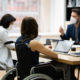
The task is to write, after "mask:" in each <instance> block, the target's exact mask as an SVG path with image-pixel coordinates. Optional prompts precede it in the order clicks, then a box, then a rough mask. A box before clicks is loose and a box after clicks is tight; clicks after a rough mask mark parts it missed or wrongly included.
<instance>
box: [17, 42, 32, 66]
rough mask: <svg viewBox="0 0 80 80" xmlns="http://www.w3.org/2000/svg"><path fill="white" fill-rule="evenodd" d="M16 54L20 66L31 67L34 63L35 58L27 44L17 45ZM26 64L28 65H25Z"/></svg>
mask: <svg viewBox="0 0 80 80" xmlns="http://www.w3.org/2000/svg"><path fill="white" fill-rule="evenodd" d="M15 48H16V53H17V58H18V64H20V66H21V65H31V63H32V62H33V56H32V54H31V50H30V48H29V46H28V44H27V43H19V44H16V46H15ZM25 63H26V64H25Z"/></svg>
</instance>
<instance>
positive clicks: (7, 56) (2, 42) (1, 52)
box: [0, 14, 17, 80]
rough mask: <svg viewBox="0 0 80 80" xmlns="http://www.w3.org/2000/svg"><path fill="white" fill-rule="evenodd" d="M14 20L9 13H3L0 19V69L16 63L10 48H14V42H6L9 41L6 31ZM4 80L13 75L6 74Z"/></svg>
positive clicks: (10, 66) (7, 68)
mask: <svg viewBox="0 0 80 80" xmlns="http://www.w3.org/2000/svg"><path fill="white" fill-rule="evenodd" d="M15 21H16V18H15V17H14V16H12V15H11V14H5V15H3V16H2V18H1V20H0V70H6V71H8V70H9V69H11V68H13V67H14V65H15V64H16V62H17V61H16V60H13V59H12V56H11V52H10V50H14V49H15V43H12V44H7V43H6V42H8V41H10V40H9V37H8V31H10V30H11V29H12V25H13V24H14V22H15ZM8 43H9V42H8ZM6 80H13V75H12V79H11V75H9V76H8V79H6Z"/></svg>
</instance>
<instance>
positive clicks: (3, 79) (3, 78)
mask: <svg viewBox="0 0 80 80" xmlns="http://www.w3.org/2000/svg"><path fill="white" fill-rule="evenodd" d="M14 71H15V72H16V68H12V69H10V70H9V71H7V72H6V74H5V75H4V76H3V77H2V79H1V80H6V78H7V77H8V75H10V74H12V73H13V72H14Z"/></svg>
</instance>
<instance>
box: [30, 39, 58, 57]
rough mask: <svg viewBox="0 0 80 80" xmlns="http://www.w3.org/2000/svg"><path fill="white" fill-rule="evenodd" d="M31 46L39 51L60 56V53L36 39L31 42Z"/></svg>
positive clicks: (51, 55)
mask: <svg viewBox="0 0 80 80" xmlns="http://www.w3.org/2000/svg"><path fill="white" fill-rule="evenodd" d="M30 47H31V50H32V51H38V52H40V53H43V54H45V55H47V56H49V57H52V58H58V55H57V54H56V53H55V52H53V51H51V50H50V49H49V48H47V47H45V46H44V45H43V44H41V43H40V42H38V41H36V40H32V41H31V42H30Z"/></svg>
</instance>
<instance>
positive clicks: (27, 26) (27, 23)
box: [16, 17, 58, 80]
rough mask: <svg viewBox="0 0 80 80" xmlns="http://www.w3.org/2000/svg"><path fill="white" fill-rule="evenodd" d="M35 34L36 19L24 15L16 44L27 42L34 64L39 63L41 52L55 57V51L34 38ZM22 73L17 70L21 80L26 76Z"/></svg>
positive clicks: (36, 34) (36, 33) (36, 32)
mask: <svg viewBox="0 0 80 80" xmlns="http://www.w3.org/2000/svg"><path fill="white" fill-rule="evenodd" d="M37 36H38V24H37V22H36V20H35V19H34V18H33V17H25V18H24V19H23V20H22V23H21V36H20V37H19V38H18V39H17V40H16V44H18V43H22V41H25V43H28V44H29V46H30V50H31V54H32V55H33V56H34V60H33V62H34V63H32V64H34V65H37V64H39V53H43V54H45V55H47V56H49V57H51V58H56V59H57V58H58V55H57V54H56V53H55V52H53V51H52V50H51V49H49V48H47V47H45V46H44V45H43V44H41V43H40V42H39V41H36V40H34V39H35V38H36V37H37ZM23 55H24V54H23ZM32 64H31V66H32ZM34 65H33V66H34ZM18 69H19V67H18ZM24 71H26V70H24ZM24 73H25V72H22V71H21V72H20V71H19V75H20V77H21V80H22V79H23V78H24V77H26V76H24V77H22V75H23V74H24ZM26 75H29V74H26Z"/></svg>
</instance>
